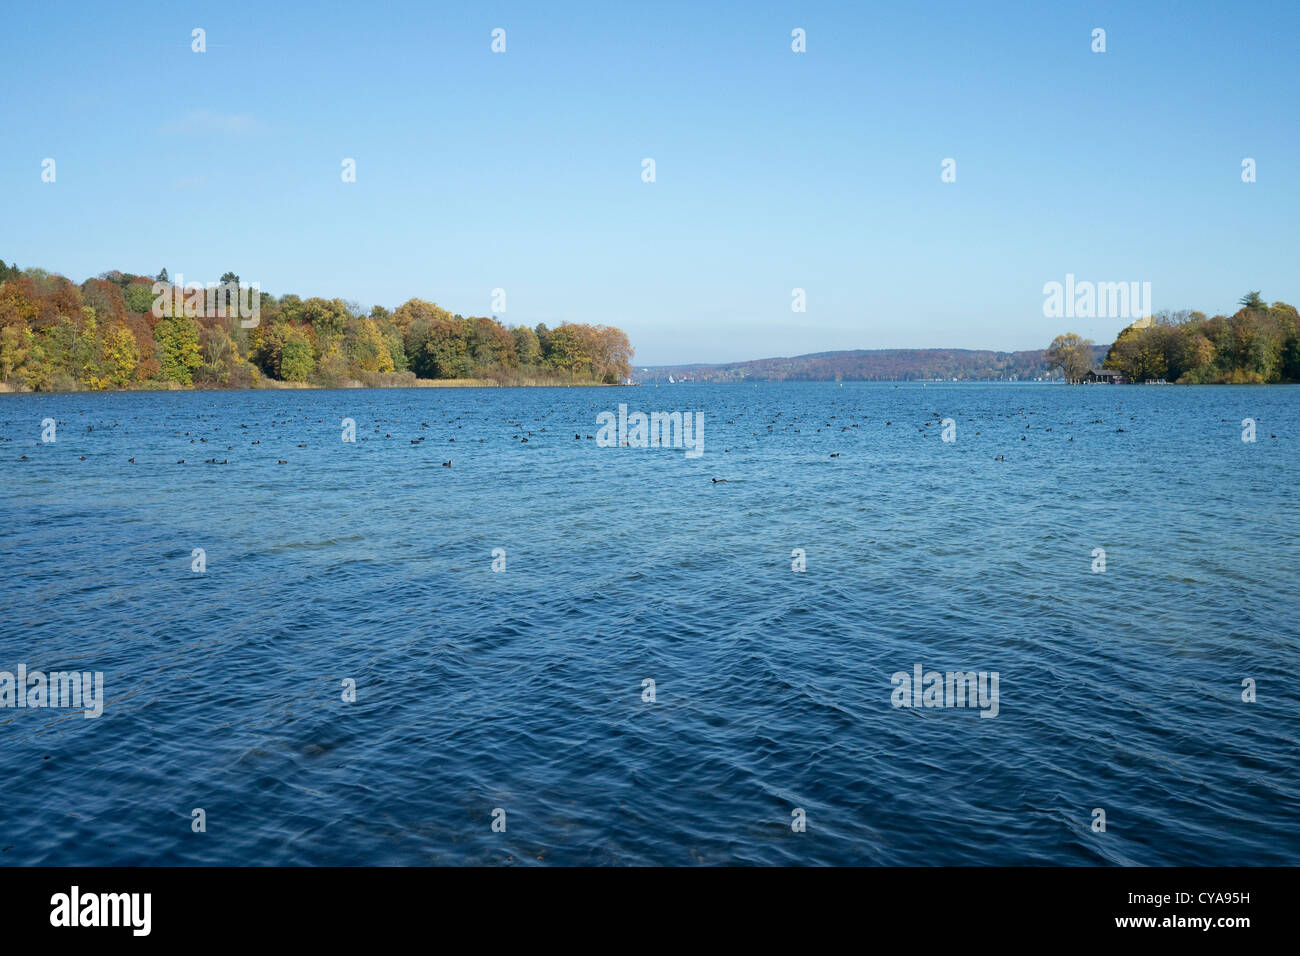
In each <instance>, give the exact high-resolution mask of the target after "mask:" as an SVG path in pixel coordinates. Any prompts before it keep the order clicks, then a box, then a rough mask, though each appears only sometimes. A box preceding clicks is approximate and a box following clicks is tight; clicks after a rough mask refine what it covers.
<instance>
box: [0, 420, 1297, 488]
mask: <svg viewBox="0 0 1300 956" xmlns="http://www.w3.org/2000/svg"><path fill="white" fill-rule="evenodd" d="M1026 413H1027V414H1029V415H1035V414H1038V413H1037V412H1036V411H1034V410H1032V409H1025V408H1024V407H1021V408H1020V409H1018V410H1017V411H1016V412H999V413H997V414H998V416H999V417H1006V418H1011V417H1014V416H1016V415H1024V414H1026ZM1156 413H1157V414H1158V410H1156ZM930 414H931V416H932V417H931V418H928V419H927V420H926V421H924V422H922V423H921V424H920V425H919V426H917V429H916V430H917V433H918V434H919V435H926V436H928V435H932V434H933V433H934V432H933V431H931V427H932V426H936V425H938V426H942V424H943V422H944V416H943V415H942V414H941V413H940V412H931V413H930ZM199 417H200V420H202V419H204V418H207V417H208V416H202V415H201V416H199ZM212 417H213V418H215V416H212ZM828 417H829V418H830V419H831V421H824V422H823V423H822V425H821V426H818V427H816V428H815V429H814V430H815V431H816V432H821V431H822V429H823V428H826V429H833V428H835V427H836V424H835V420H836V418H837V416H835V415H830V416H828ZM848 417H849V419H850V420H851V421H850V423H849V424H847V425H845V424H840V425H839V426H838V427H839V430H840V433H841V434H842V433H844V432H847V431H851V430H852V429H854V428H858V427H860V425H861V424H862V423H860V422H858V421H856V419H857V418H858V415H857V414H850V415H849V416H848ZM783 418H784V413H783V412H780V411H778V412H776V413H775V414H774V415H773V417H772V418H771V419H770V420H769V421H768V422H767V430H766V432H757V431H756V432H751V433H750V434H751V436H752V437H766V436H768V435H773V434H775V433H776V429H777V427H778V426H780V427H781V428H782V430H783V431H787V432H792V433H794V434H800V433H801V432H802V428H797V427H795V425H796V424H799V425H806V424H807V423H808V419H806V418H804V417H801V416H792V417H790V418H789V419H786V420H785V421H782V419H783ZM862 418H863V420H864V421H866V419H867V415H866V414H865V413H864V414H863V415H862ZM483 420H484V421H485V422H489V421H490V419H486V418H485V419H483ZM1129 420H1130V421H1136V420H1137V416H1136V415H1130V416H1129ZM380 421H385V423H386V424H389V425H398V424H401V423H400V421H398V420H394V421H393V422H391V423H388V422H386V420H383V419H380ZM465 421H466V419H465V418H464V417H463V416H460V415H457V416H455V417H453V418H449V419H447V422H446V424H448V425H455V426H456V429H457V430H463V429H464V428H465ZM539 421H540V419H539ZM967 421H968V422H970V421H974V419H967ZM1221 421H1224V422H1227V421H1229V420H1228V419H1226V418H1224V419H1221ZM66 424H67V423H66V422H57V423H56V425H57V426H66ZM292 424H293V420H292V419H285V420H284V421H274V420H273V421H271V422H270V425H271V427H273V428H274V427H280V426H289V425H292ZM317 424H318V425H324V424H325V419H317ZM505 424H507V425H509V426H510V427H511V429H512V430H513V433H512V434H511V436H510V438H511V440H512V441H515V442H517V443H519V444H520V445H526V444H528V441H529V439H530V438H532V439H536V438H537V437H538V436H540V435H541V434H544V433H545V432H546V428H545V427H544V426H540V425H539V426H538V427H537V430H536V431H535V432H534V431H532V430H530V429H529V428H528V427H527V426H526V425H525V424H524V423H523V422H522V421H517V420H515V419H511V418H507V419H505ZM727 424H728V425H735V424H736V422H735V420H734V419H729V420H728V421H727ZM1065 424H1066V425H1074V424H1075V422H1074V421H1073V420H1070V421H1067V422H1066V423H1065ZM1083 424H1085V425H1104V424H1105V422H1104V420H1103V419H1100V418H1096V419H1092V420H1091V421H1087V422H1084V423H1083ZM893 425H894V422H893V420H892V419H890V420H887V421H886V422H885V426H886V427H893ZM101 427H107V428H110V429H112V428H117V427H118V423H117V422H112V423H110V424H107V425H105V424H104V423H101ZM239 427H240V428H241V429H247V428H248V427H249V426H248V424H247V423H241V424H240V425H239ZM253 427H255V428H256V427H260V423H258V422H254V423H253ZM429 427H430V425H429V423H428V422H421V423H420V431H424V430H426V429H428V428H429ZM1032 427H1033V426H1032V425H1031V424H1026V425H1025V430H1026V431H1029V430H1031V429H1032ZM94 430H95V426H94V425H88V426H87V427H86V429H85V431H86V433H90V432H93V431H94ZM940 430H941V429H940ZM381 431H382V429H381V428H379V427H378V426H376V427H375V428H374V430H373V432H372V435H376V436H377V435H378V434H379V433H380V432H381ZM1043 431H1044V432H1050V431H1052V428H1051V427H1050V426H1049V427H1046V428H1044V429H1043ZM1115 431H1116V432H1121V433H1122V432H1124V431H1125V429H1124V428H1123V427H1122V426H1121V427H1117V428H1116V429H1115ZM975 434H976V435H979V434H981V430H976V432H975ZM182 437H186V438H189V439H190V443H191V444H194V443H196V442H197V443H200V444H207V443H208V438H207V437H206V436H197V437H192V436H191V435H190V433H189V432H185V433H184V435H183V436H182ZM383 437H384V439H386V440H390V439H392V437H393V435H392V432H390V431H389V432H384V433H383ZM427 437H428V436H427V435H417V436H416V437H415V438H412V439H410V443H411V445H413V446H416V447H419V446H420V445H422V444H423V443H424V442H425V441H426V439H427ZM573 437H574V439H575V440H577V441H581V440H583V435H582V434H581V433H575V434H574V436H573ZM594 437H595V436H593V435H587V436H586V439H587V440H589V441H590V440H593V439H594ZM1269 437H1271V438H1276V437H1277V436H1276V435H1270V436H1269ZM357 440H358V441H369V440H370V436H361V437H359V438H358V439H357ZM1020 440H1021V441H1027V440H1028V436H1026V435H1021V436H1020ZM0 441H13V439H12V438H0ZM447 441H448V443H455V441H456V439H455V438H454V437H451V438H448V439H447ZM485 441H486V439H484V438H479V439H478V443H479V444H482V443H483V442H485ZM1067 441H1071V442H1072V441H1074V436H1073V435H1072V436H1070V437H1069V438H1068V439H1067ZM260 444H262V440H261V439H254V440H253V441H251V442H249V445H250V446H256V445H260ZM625 444H626V443H625ZM298 447H299V448H306V447H307V444H306V442H302V443H299V445H298ZM234 450H235V446H234V445H233V444H229V445H226V451H228V452H229V451H234ZM730 451H731V449H730V448H724V449H723V452H724V453H730ZM842 454H843V453H842V452H838V451H837V452H831V453H830V457H831V458H839V457H841V455H842ZM18 460H19V461H28V460H30V459H29V458H28V456H27V455H23V456H21V457H20V458H19V459H18ZM78 460H80V461H85V460H86V456H85V455H81V456H79V459H78ZM993 460H994V461H1001V462H1005V461H1006V460H1007V458H1006V455H1005V454H1003V455H997V456H995V457H994V458H993ZM127 462H128V463H129V464H135V463H136V460H135V458H134V457H131V458H128V459H127ZM186 463H187V459H185V458H180V459H178V460H177V461H176V464H178V465H184V464H186ZM203 463H204V464H206V465H229V464H230V459H229V458H222V459H220V460H218V459H217V458H216V457H215V456H214V457H212V458H206V459H204V462H203ZM275 463H276V464H277V465H287V464H289V462H288V460H287V459H284V458H277V459H276V462H275ZM442 466H443V467H444V468H450V467H451V466H452V460H451V459H448V460H447V461H444V462H443V463H442ZM727 480H728V479H726V478H712V479H711V481H712V482H713V483H714V484H721V483H725V482H726V481H727Z"/></svg>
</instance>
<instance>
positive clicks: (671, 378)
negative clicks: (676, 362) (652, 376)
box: [668, 372, 677, 385]
mask: <svg viewBox="0 0 1300 956" xmlns="http://www.w3.org/2000/svg"><path fill="white" fill-rule="evenodd" d="M668 384H669V385H676V384H677V383H676V382H674V381H673V376H672V373H671V372H669V373H668Z"/></svg>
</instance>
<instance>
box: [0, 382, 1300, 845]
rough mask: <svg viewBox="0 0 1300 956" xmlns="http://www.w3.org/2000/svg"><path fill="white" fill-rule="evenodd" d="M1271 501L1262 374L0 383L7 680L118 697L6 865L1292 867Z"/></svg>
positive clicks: (1294, 493) (41, 741)
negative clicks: (785, 380)
mask: <svg viewBox="0 0 1300 956" xmlns="http://www.w3.org/2000/svg"><path fill="white" fill-rule="evenodd" d="M620 402H622V403H626V404H627V405H628V406H629V409H630V410H632V411H636V410H641V411H645V412H650V411H683V412H685V411H691V412H700V413H703V415H704V423H705V425H704V440H705V446H704V453H703V455H702V456H701V457H699V458H696V459H692V458H689V457H687V456H686V455H685V454H684V452H683V451H682V450H680V449H667V448H649V449H639V448H624V447H612V448H611V447H598V445H597V442H596V441H595V440H594V439H592V438H589V437H588V436H594V435H595V434H596V432H597V425H596V416H597V415H598V414H599V413H600V412H602V411H617V406H618V404H619V403H620ZM45 418H53V419H55V420H56V421H57V423H58V424H57V440H56V441H55V442H53V443H42V442H41V440H40V439H41V422H42V420H43V419H45ZM343 418H352V419H354V420H355V422H356V429H357V431H356V434H357V439H358V440H357V441H356V442H355V443H345V442H343V441H342V440H341V428H340V421H341V419H343ZM946 418H951V419H952V420H953V422H954V423H955V427H956V441H955V442H951V443H947V442H944V441H943V440H942V439H941V437H940V435H941V429H942V428H943V425H942V420H943V419H946ZM1245 418H1251V419H1253V420H1254V421H1255V422H1256V423H1257V426H1256V427H1257V440H1256V441H1255V442H1253V443H1250V442H1244V441H1242V420H1243V419H1245ZM575 435H578V436H581V437H578V438H575ZM390 436H391V437H390ZM521 438H527V441H526V442H524V441H521ZM202 439H206V441H202ZM417 439H423V441H418V442H417V443H414V444H413V441H414V440H417ZM24 455H25V456H27V458H26V460H23V456H24ZM832 455H838V456H839V457H831V456H832ZM83 456H84V460H82V459H83ZM998 456H1002V457H1003V458H1004V460H1002V461H998V460H996V459H997V458H998ZM214 457H215V459H216V460H217V461H228V462H229V464H225V465H214V464H206V463H205V460H206V459H209V458H214ZM130 458H134V459H135V462H134V463H130V462H129V461H128V459H130ZM180 459H184V460H185V464H178V463H177V462H178V461H179V460H180ZM279 460H284V461H285V462H286V464H277V462H278V461H279ZM446 460H451V461H452V466H451V467H450V468H447V467H443V465H442V462H443V461H446ZM713 478H724V479H726V481H725V482H718V483H715V482H714V481H712V479H713ZM1298 478H1300V388H1294V387H1288V386H1273V387H1258V388H1255V387H1206V388H1181V387H1165V388H1160V387H1141V386H1130V387H1124V386H1097V387H1076V388H1070V387H1065V386H1047V385H938V384H928V385H922V384H919V383H916V384H900V385H894V384H845V385H844V386H843V387H840V386H838V385H836V384H833V383H810V384H762V385H758V386H753V385H699V384H684V385H676V386H664V387H649V386H646V387H637V388H587V389H580V388H573V389H406V390H340V391H255V392H226V393H212V392H206V393H203V392H171V393H133V394H77V395H4V396H0V481H2V482H3V488H4V495H3V504H2V505H0V671H10V672H13V671H15V670H16V668H17V666H18V665H19V664H25V665H26V666H27V667H28V669H29V670H37V669H41V670H45V671H58V670H70V669H76V670H84V671H102V672H103V675H104V681H105V686H106V692H105V702H104V711H103V715H102V716H101V717H99V718H98V719H86V718H85V717H84V716H83V715H82V713H81V711H80V710H76V711H73V710H66V709H65V710H59V709H43V710H41V709H14V708H5V709H0V863H3V864H6V865H25V864H430V863H454V864H520V865H542V864H799V865H805V864H814V865H815V864H909V865H937V864H959V865H965V864H974V865H979V864H1154V865H1160V864H1225V865H1238V864H1245V865H1252V864H1297V863H1300V771H1298V770H1297V767H1298V760H1297V756H1298V755H1297V736H1298V733H1297V731H1298V729H1300V687H1298V686H1297V681H1300V595H1298V592H1297V586H1298V585H1300V546H1298V545H1297V538H1296V533H1297V528H1298V527H1300V488H1298V482H1297V479H1298ZM196 548H202V549H203V550H204V552H205V553H206V571H204V572H203V573H196V572H194V571H192V570H191V562H192V557H191V555H192V552H193V551H194V549H196ZM800 548H801V549H804V552H805V553H806V570H805V571H804V572H802V573H798V572H795V571H793V570H792V561H794V560H795V559H794V558H793V557H792V552H793V551H794V549H800ZM1097 548H1102V549H1104V550H1105V558H1106V570H1105V571H1104V573H1097V572H1095V571H1094V570H1093V568H1094V563H1095V558H1094V550H1095V549H1097ZM494 549H503V550H504V553H505V563H506V566H505V570H503V571H493V551H494ZM916 665H921V666H922V667H923V669H924V670H926V671H930V670H935V671H940V672H947V671H972V670H973V671H981V672H997V673H998V675H999V677H1000V683H999V706H998V713H997V716H996V717H994V718H992V719H987V718H984V717H981V716H980V711H979V710H978V709H975V708H970V707H967V708H959V707H937V708H926V707H920V708H917V707H895V706H894V704H893V702H892V700H891V695H892V692H893V690H894V686H893V683H892V682H891V675H893V674H895V673H896V672H900V671H901V672H906V673H909V674H910V673H911V672H912V671H913V668H914V667H915V666H916ZM345 679H350V680H353V681H355V684H356V700H355V702H345V701H344V700H343V693H344V691H343V682H344V680H345ZM647 679H650V680H653V681H654V682H655V684H654V697H655V699H654V701H653V702H647V701H646V700H643V681H645V680H647ZM1247 679H1249V680H1252V681H1254V682H1255V688H1256V693H1257V695H1258V696H1257V699H1256V700H1255V701H1253V702H1246V701H1243V699H1242V694H1243V681H1244V680H1247ZM195 808H202V809H203V810H204V811H205V813H206V825H207V829H206V832H204V833H195V832H193V830H192V827H191V819H192V817H191V814H192V811H193V810H194V809H195ZM497 808H500V809H502V810H504V811H505V819H506V829H505V832H494V830H493V827H492V823H493V819H494V815H493V811H494V810H495V809H497ZM796 808H797V809H802V810H803V811H804V812H805V814H806V820H807V830H806V832H802V833H800V832H794V830H793V829H792V827H791V822H792V812H793V811H794V810H796ZM1096 808H1100V809H1103V810H1104V811H1105V813H1106V830H1105V832H1094V831H1093V828H1092V825H1093V811H1094V809H1096Z"/></svg>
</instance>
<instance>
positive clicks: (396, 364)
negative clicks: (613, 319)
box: [0, 260, 633, 391]
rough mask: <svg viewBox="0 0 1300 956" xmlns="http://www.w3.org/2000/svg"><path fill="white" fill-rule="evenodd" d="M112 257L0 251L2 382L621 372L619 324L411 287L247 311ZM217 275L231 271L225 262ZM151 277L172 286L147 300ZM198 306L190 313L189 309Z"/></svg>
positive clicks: (57, 385) (133, 383)
mask: <svg viewBox="0 0 1300 956" xmlns="http://www.w3.org/2000/svg"><path fill="white" fill-rule="evenodd" d="M170 281H171V280H170V279H169V277H168V275H167V270H166V269H163V270H162V271H161V272H160V273H159V274H158V275H157V276H154V277H149V276H140V275H133V274H130V273H124V272H118V271H112V272H105V273H101V274H100V275H99V276H97V277H95V278H93V279H87V280H86V281H85V282H83V283H82V284H81V285H77V284H76V283H74V282H72V281H71V280H69V279H67V278H65V277H63V276H60V275H53V274H50V273H48V272H46V271H44V270H42V269H31V268H29V269H19V268H18V267H17V266H16V265H6V264H5V262H4V261H3V260H0V382H3V383H5V384H6V385H8V386H10V387H12V388H19V389H30V390H35V391H72V390H77V389H95V390H98V389H122V388H151V387H153V388H175V387H177V386H179V387H183V388H255V387H257V386H258V385H259V384H265V383H266V382H265V380H268V379H269V380H271V382H293V383H307V384H312V385H321V386H329V387H337V386H342V385H347V384H351V383H356V382H359V383H361V384H364V385H377V386H384V385H413V384H415V383H416V381H417V379H474V380H481V381H485V382H495V383H499V384H587V383H605V384H612V383H618V382H622V381H624V380H625V379H626V378H627V376H628V375H629V374H630V373H631V361H632V354H633V350H632V346H631V344H630V343H629V342H628V338H627V335H626V334H625V333H624V332H623V331H622V330H621V329H617V328H613V327H611V326H605V325H585V324H580V323H570V322H565V323H561V324H560V325H558V326H556V327H555V328H547V327H546V325H545V324H539V325H537V326H536V327H534V328H529V327H527V326H524V325H520V326H514V327H509V326H505V325H503V324H501V323H500V322H498V321H497V320H495V319H493V318H487V317H482V316H462V315H457V314H452V313H450V312H448V311H447V310H445V309H443V308H441V307H439V306H438V305H437V304H435V303H433V302H426V301H424V300H422V299H410V300H408V301H407V302H405V303H403V304H402V305H400V306H398V307H397V308H396V309H393V310H392V311H390V310H388V309H386V308H384V307H383V306H374V307H373V308H371V309H369V310H366V309H362V308H360V307H359V306H357V305H356V304H355V303H351V302H346V301H344V300H341V299H323V298H319V297H313V298H308V299H302V298H300V297H299V296H297V295H282V296H278V297H277V296H273V295H269V294H267V293H261V295H260V297H259V300H258V303H259V315H258V321H257V323H256V325H253V324H252V323H251V322H249V323H247V324H249V325H252V327H251V328H245V327H244V323H243V322H241V320H240V317H239V315H238V313H237V311H234V310H231V311H230V312H229V313H228V314H223V315H216V314H211V313H213V312H215V311H217V310H213V309H203V308H199V309H197V310H187V309H185V308H184V303H185V302H186V296H188V295H189V293H187V292H186V291H185V290H182V289H179V288H173V287H172V286H171V285H170ZM222 282H223V283H232V284H233V285H236V286H237V285H238V284H239V276H237V275H235V274H234V273H233V272H228V273H226V274H225V275H224V276H222ZM155 283H161V284H162V285H161V286H159V288H161V289H162V290H163V291H165V292H167V293H169V294H168V295H167V296H165V297H164V298H166V299H167V300H169V302H170V305H169V306H168V307H164V308H160V309H155V308H154V306H155V301H156V300H157V299H158V298H159V296H158V295H155V291H154V290H155V287H156V286H155ZM195 312H197V314H194V313H195Z"/></svg>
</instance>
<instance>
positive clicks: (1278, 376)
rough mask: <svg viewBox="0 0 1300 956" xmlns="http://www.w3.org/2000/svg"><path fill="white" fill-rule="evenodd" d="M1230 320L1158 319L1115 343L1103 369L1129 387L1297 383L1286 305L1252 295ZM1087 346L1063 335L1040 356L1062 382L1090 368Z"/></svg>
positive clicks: (1297, 329)
mask: <svg viewBox="0 0 1300 956" xmlns="http://www.w3.org/2000/svg"><path fill="white" fill-rule="evenodd" d="M1238 304H1239V305H1240V306H1241V308H1239V309H1238V310H1237V311H1236V312H1234V313H1233V314H1232V315H1215V316H1213V317H1206V315H1205V313H1203V312H1194V311H1181V312H1157V313H1156V314H1155V315H1153V316H1152V317H1151V321H1150V322H1149V323H1135V324H1134V325H1132V326H1130V327H1129V328H1127V329H1125V330H1124V331H1123V332H1121V333H1120V334H1119V336H1118V337H1117V338H1116V339H1115V342H1114V344H1112V345H1111V346H1110V349H1109V351H1108V352H1107V353H1106V359H1105V362H1104V363H1103V366H1104V367H1105V368H1108V369H1112V370H1114V371H1117V372H1120V373H1122V374H1123V375H1124V376H1125V377H1126V378H1127V379H1128V380H1129V381H1131V382H1148V381H1162V380H1163V381H1166V382H1176V383H1178V384H1180V385H1213V384H1226V385H1264V384H1272V383H1275V382H1300V314H1297V311H1296V308H1295V306H1293V305H1288V304H1287V303H1285V302H1274V303H1273V304H1272V305H1269V304H1267V303H1266V302H1265V301H1264V300H1263V299H1262V298H1261V297H1260V294H1259V293H1258V292H1249V293H1247V294H1246V295H1244V296H1242V297H1241V299H1240V301H1239V303H1238ZM1092 349H1093V344H1092V342H1090V341H1089V340H1087V339H1084V338H1081V337H1080V336H1078V335H1076V334H1074V333H1069V334H1067V335H1058V336H1057V337H1056V338H1055V339H1054V340H1053V342H1052V344H1051V345H1050V346H1049V347H1048V349H1047V357H1048V361H1050V362H1051V363H1052V364H1053V365H1055V366H1057V367H1059V368H1061V369H1062V371H1063V373H1064V375H1065V377H1066V379H1067V380H1069V381H1079V380H1080V379H1082V378H1083V377H1084V375H1086V374H1087V372H1088V370H1089V369H1090V368H1091V367H1092V354H1093V353H1092Z"/></svg>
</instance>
